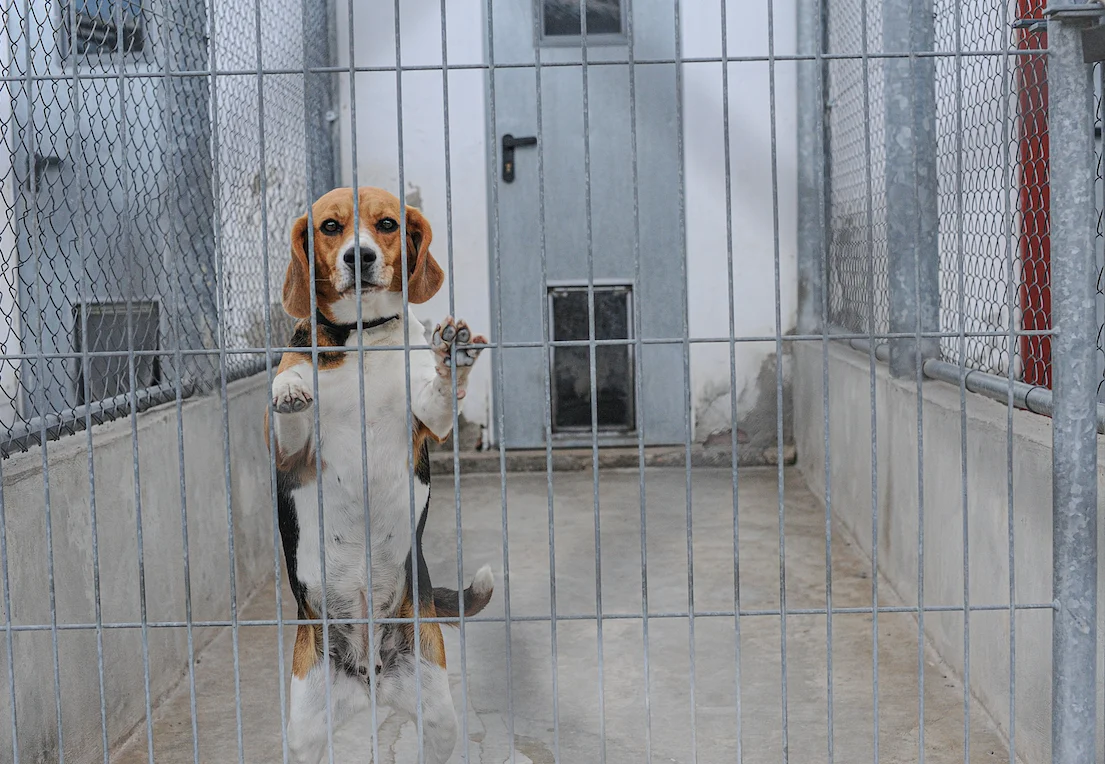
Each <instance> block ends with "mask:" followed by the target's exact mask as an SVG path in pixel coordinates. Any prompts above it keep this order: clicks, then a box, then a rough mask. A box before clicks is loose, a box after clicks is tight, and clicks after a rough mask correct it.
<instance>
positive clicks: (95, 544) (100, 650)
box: [69, 3, 111, 764]
mask: <svg viewBox="0 0 1105 764" xmlns="http://www.w3.org/2000/svg"><path fill="white" fill-rule="evenodd" d="M69 30H70V34H69V50H71V51H74V54H73V55H71V56H70V58H71V63H72V71H73V82H72V88H73V100H72V103H73V112H74V115H75V116H76V120H77V121H79V119H80V114H81V107H82V105H83V92H84V91H83V90H82V88H81V84H80V77H79V73H78V70H77V61H78V59H79V56H77V55H76V53H75V52H76V50H77V11H76V4H75V3H71V4H70V6H69ZM87 174H88V172H87V168H86V166H85V164H84V163H83V162H78V163H77V166H76V182H75V184H74V187H75V188H76V189H78V192H77V194H76V196H77V207H78V209H79V210H80V221H81V223H82V224H83V226H84V229H85V230H87V229H88V227H89V223H88V208H87V204H86V200H85V195H84V194H83V193H81V192H80V189H82V188H83V187H84V184H86V183H87V182H88V178H87ZM82 176H84V177H83V178H82ZM74 228H77V226H76V225H74ZM83 232H84V231H82V230H81V229H77V230H76V231H75V238H76V244H77V251H78V252H79V253H80V262H81V276H82V278H81V283H80V285H79V286H80V290H81V303H80V332H81V333H80V343H81V379H82V380H83V382H84V400H86V401H91V400H92V378H91V375H90V373H89V370H90V368H91V357H90V353H89V350H88V347H89V344H88V303H89V301H90V299H91V291H92V287H91V283H90V281H91V278H90V276H89V273H88V256H87V252H86V249H85V241H84V240H83V239H82V235H81V234H82V233H83ZM84 427H85V433H86V438H85V447H86V449H87V451H88V461H87V467H88V523H89V536H90V540H91V545H92V596H93V608H94V617H95V619H96V679H97V682H98V684H99V687H98V689H99V694H100V747H101V748H102V750H103V763H104V764H108V760H109V757H110V756H111V749H110V743H109V741H108V735H107V696H106V694H105V691H104V622H103V608H102V606H101V601H100V595H101V589H100V534H99V523H98V521H97V516H96V464H95V456H94V455H95V452H94V450H93V443H92V409H91V407H85V416H84Z"/></svg>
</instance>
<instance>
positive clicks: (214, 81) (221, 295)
mask: <svg viewBox="0 0 1105 764" xmlns="http://www.w3.org/2000/svg"><path fill="white" fill-rule="evenodd" d="M207 13H208V18H207V39H208V54H207V55H208V66H209V67H210V76H211V113H210V116H211V158H212V160H213V161H212V163H211V188H212V198H213V200H214V208H215V219H214V234H215V237H214V248H215V262H216V284H215V289H216V291H217V294H216V304H217V306H218V313H217V322H216V329H217V334H216V336H217V337H218V342H219V346H218V351H219V352H218V359H219V360H218V363H219V380H218V382H219V396H220V398H221V400H220V404H221V406H220V408H221V414H222V424H223V427H222V430H223V433H222V434H223V438H222V440H223V490H224V491H225V492H226V545H227V579H228V583H229V585H230V633H231V645H232V652H233V658H234V724H235V733H236V742H237V744H238V762H239V764H245V747H244V744H243V740H242V682H241V662H240V658H239V651H238V576H237V566H236V564H235V559H234V484H233V480H232V478H231V470H230V455H231V448H230V407H229V406H230V404H229V401H228V396H227V389H226V385H227V375H226V360H227V355H226V346H227V337H226V321H227V309H226V266H225V263H224V259H223V237H222V220H221V215H222V209H221V207H220V202H221V197H222V188H221V187H220V183H221V177H220V174H219V158H220V157H219V91H218V78H217V70H218V61H217V48H218V45H217V40H218V36H217V30H216V27H215V18H216V12H215V0H210V2H209V5H208V10H207ZM259 42H260V41H258V43H259ZM261 174H264V170H263V168H262V173H261ZM132 374H133V371H132ZM316 408H317V407H316ZM137 410H138V407H137V406H132V407H131V411H132V412H137ZM133 416H136V414H133V413H132V417H133ZM319 474H320V475H321V474H322V473H321V471H320V472H319ZM150 729H151V737H152V729H153V727H152V725H151V726H150ZM150 748H151V751H152V749H153V743H152V740H151V743H150ZM150 764H153V759H152V758H151V760H150Z"/></svg>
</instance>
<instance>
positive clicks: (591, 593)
mask: <svg viewBox="0 0 1105 764" xmlns="http://www.w3.org/2000/svg"><path fill="white" fill-rule="evenodd" d="M646 475H647V481H646V497H647V516H646V520H647V536H646V539H647V555H648V558H647V561H648V565H647V571H648V595H649V603H648V604H649V610H650V612H651V613H653V614H658V613H678V612H683V613H686V611H687V609H688V575H687V573H688V568H687V546H688V535H687V512H686V485H685V473H684V471H683V470H679V469H649V470H647V472H646ZM731 480H732V477H731V473H730V472H729V471H728V470H713V469H703V470H696V471H695V472H694V474H693V512H692V515H693V518H692V519H693V534H692V537H691V538H692V542H693V543H692V549H693V554H694V570H693V572H694V586H693V595H694V608H695V611H696V612H697V613H700V614H701V613H705V612H710V611H715V612H716V611H726V610H729V611H731V610H732V608H733V591H734V587H733V519H732V518H733V496H732V483H731ZM506 484H507V504H506V506H507V511H506V520H507V523H508V528H509V532H508V533H507V534H505V535H506V538H507V541H508V543H509V562H510V605H511V608H510V609H511V617H512V618H515V619H517V618H527V617H534V616H537V617H541V616H545V617H546V618H547V616H548V614H549V612H550V607H549V603H550V586H549V521H548V500H547V492H546V477H545V475H542V474H509V475H508V476H507V481H506ZM553 485H554V495H555V522H554V524H553V527H554V530H555V534H554V541H555V545H556V554H555V563H556V602H557V613H558V615H559V616H561V617H563V616H579V615H584V616H587V615H590V616H592V617H591V618H589V619H585V620H561V621H559V622H558V624H557V627H556V630H555V638H556V651H555V654H556V671H555V680H556V689H555V692H554V686H553V682H554V671H553V665H554V664H553V657H552V656H553V651H552V644H553V642H552V630H551V628H550V623H549V621H548V620H543V621H542V620H529V621H521V622H517V621H516V622H514V623H512V624H511V625H510V628H509V630H508V629H507V627H506V624H504V623H501V622H499V623H493V622H492V623H472V624H469V625H468V626H467V628H466V635H465V637H466V648H467V649H466V654H465V655H464V657H463V658H462V654H461V649H460V640H459V635H458V633H457V632H456V631H455V630H452V629H450V630H448V631H447V632H446V646H447V648H446V649H447V651H448V657H449V668H450V674H451V676H452V678H453V696H454V702H455V703H456V706H457V709H458V714H459V716H460V718H461V719H462V723H464V720H466V724H467V728H466V730H465V732H466V734H465V735H462V738H461V739H460V741H459V742H458V744H457V749H456V751H455V752H454V755H453V758H452V759H451V761H452V762H463V761H466V760H467V761H471V762H480V763H481V764H504V763H505V762H516V763H517V764H551V763H552V762H564V763H565V764H590V763H591V762H599V761H602V760H603V759H602V753H601V752H602V751H603V749H605V761H606V762H609V764H641V762H645V761H648V760H649V759H648V758H646V752H648V751H649V749H650V748H651V761H652V762H680V763H682V762H692V761H697V762H732V761H736V760H737V757H736V752H737V750H738V741H739V745H740V749H741V751H742V753H743V759H742V760H743V761H744V762H747V763H748V764H753V763H758V762H780V761H784V758H783V746H784V729H785V731H786V745H787V746H788V750H789V761H791V762H798V763H800V764H815V763H816V762H825V761H829V760H830V758H829V742H828V733H827V730H828V717H829V706H828V699H829V692H828V689H827V688H828V680H827V676H828V672H827V654H828V651H827V649H826V621H825V617H824V616H821V615H791V616H788V618H787V620H786V661H787V673H786V698H787V704H786V710H787V720H786V726H785V728H784V723H783V716H782V708H783V702H782V694H781V686H782V671H781V659H782V651H781V649H780V627H781V623H780V618H779V617H778V616H777V615H763V616H760V615H749V616H746V617H742V618H741V620H740V642H739V651H740V653H739V654H740V669H741V670H740V693H739V699H738V694H737V692H736V688H737V673H736V656H737V654H738V642H737V638H736V630H735V628H734V619H733V618H732V617H731V616H708V615H699V616H698V617H696V618H695V620H694V624H693V627H694V654H695V659H694V674H693V676H694V689H693V695H694V703H693V712H692V702H691V693H692V690H691V671H690V668H691V660H690V638H689V626H690V624H689V621H688V619H687V618H686V617H685V616H684V617H669V618H658V617H654V618H651V619H650V620H649V622H648V658H649V663H650V666H649V676H648V679H649V685H648V687H647V693H646V683H645V671H644V633H643V629H642V621H641V619H640V618H639V617H632V618H618V619H611V620H604V621H603V624H602V641H601V646H602V659H603V660H602V669H603V674H602V678H601V682H600V677H599V673H598V669H599V645H600V642H599V638H598V637H599V633H598V629H597V627H596V622H595V620H594V619H593V614H594V613H595V612H596V604H595V603H596V588H597V587H596V584H595V581H596V571H595V516H594V510H593V506H594V505H593V496H592V491H593V483H592V478H591V475H590V473H557V474H554V476H553ZM434 497H435V498H434V511H433V513H432V515H431V519H430V523H429V526H428V529H427V533H426V547H427V558H428V560H429V561H430V566H431V569H432V570H431V572H432V575H433V579H434V582H435V583H437V584H439V585H444V584H446V583H448V582H454V583H453V584H451V585H455V579H456V521H455V513H454V502H453V492H452V480H451V478H448V477H437V478H435V482H434ZM461 497H462V504H461V506H462V515H463V527H464V534H463V542H464V543H463V546H464V569H465V575H466V577H467V576H470V575H471V574H472V573H473V572H474V571H475V570H476V568H477V567H479V566H480V565H482V564H483V563H485V562H491V563H492V564H493V566H494V567H495V569H496V580H497V589H496V592H495V596H494V598H493V600H492V603H491V605H490V606H489V607H488V609H487V610H486V611H484V615H490V616H494V617H502V615H503V612H504V605H505V603H506V587H505V585H504V583H503V578H502V569H503V560H504V555H503V540H504V533H503V519H504V517H503V512H502V505H501V501H500V480H499V476H498V475H474V476H468V477H464V478H463V479H462V481H461ZM599 497H600V507H601V512H600V522H601V558H600V559H601V566H602V569H601V572H602V587H601V595H602V608H603V612H604V613H605V614H607V615H613V614H626V615H634V616H635V615H639V613H640V612H641V599H642V567H643V566H642V563H641V536H640V534H641V514H640V495H639V490H638V475H637V473H636V472H634V471H610V472H603V473H602V474H601V480H600V486H599ZM785 497H786V502H785V517H786V521H785V542H786V599H787V607H788V609H794V608H823V607H824V606H825V564H824V559H825V518H824V514H823V510H822V509H821V508H820V505H819V503H818V501H817V499H816V498H815V497H813V496H812V495H811V494H810V493H809V492H808V491H807V490H806V489H805V487H804V484H803V483H802V480H801V477H800V476H799V475H798V474H797V472H795V471H793V470H791V471H788V472H787V473H786V490H785ZM738 498H739V502H738V506H739V517H740V524H739V531H740V563H741V565H740V573H741V577H740V581H741V586H740V593H741V607H742V609H743V610H770V609H773V608H774V609H777V608H778V607H779V568H780V566H779V528H778V500H777V473H776V471H775V470H774V469H770V468H768V469H763V470H760V469H748V470H742V471H741V473H740V491H739V493H738ZM834 531H835V532H834V538H833V571H832V572H833V602H834V606H836V607H862V606H865V605H870V604H871V590H872V585H871V584H872V582H871V578H870V565H869V563H868V562H867V561H866V560H864V559H863V558H862V557H861V556H860V555H859V554H858V553H857V552H856V551H855V549H854V547H853V546H852V545H851V544H850V543H849V541H848V540H847V539H846V538H845V537H844V534H843V533H842V532H840V531H839V530H838V529H836V528H834ZM283 592H284V595H283V596H284V603H285V608H286V610H285V612H286V613H287V612H288V610H287V603H290V602H292V599H291V595H290V593H289V592H288V589H287V586H286V585H285V586H283ZM879 601H880V604H883V605H892V604H900V603H898V602H897V600H896V599H895V597H894V595H893V593H892V592H891V591H890V589H889V587H888V586H887V585H885V584H882V583H880V588H879ZM275 610H276V609H275V596H274V588H273V587H272V586H269V587H267V588H265V589H263V590H262V591H261V592H259V593H258V594H256V595H255V596H254V597H253V598H252V599H251V600H250V601H249V602H248V604H246V605H245V606H244V607H243V608H242V610H241V616H240V617H241V618H242V619H261V618H272V617H274V615H275ZM832 633H833V645H832V673H833V692H832V719H833V721H832V729H833V745H832V749H833V753H832V760H833V761H837V762H848V763H852V762H864V761H874V760H875V748H874V737H875V734H874V733H875V725H876V720H875V714H874V713H873V711H874V704H873V702H872V701H873V690H874V681H873V659H872V619H871V616H870V615H866V614H838V615H836V616H834V618H833V620H832ZM508 635H509V647H510V656H511V661H510V666H509V670H508V665H507V661H506V657H507V646H508ZM293 639H294V629H293V628H291V627H289V628H287V629H286V630H285V634H284V648H285V651H286V654H287V656H288V664H287V665H289V666H290V655H291V646H292V642H293ZM232 644H233V642H232V635H231V633H229V631H226V632H224V633H221V634H220V635H219V636H218V637H217V638H216V639H214V640H213V641H212V643H211V644H210V645H209V646H208V647H207V648H206V649H205V650H204V651H203V652H202V653H201V655H200V656H199V657H198V658H197V661H196V662H197V666H196V693H197V701H196V705H197V715H196V723H197V726H198V743H199V757H198V758H199V761H201V762H205V763H206V762H224V761H225V762H234V761H238V760H239V758H240V755H239V746H241V749H242V750H241V759H242V760H244V761H245V762H278V761H281V760H282V757H281V703H280V693H281V691H282V689H283V688H284V686H285V682H284V677H282V676H280V675H279V672H278V669H277V655H278V646H277V630H276V628H275V627H265V626H242V627H241V628H240V631H239V635H238V645H239V661H240V694H241V719H242V724H241V731H240V733H239V731H238V726H237V723H236V713H235V687H234V668H233V665H234V664H233V653H232ZM878 648H879V649H878V700H879V702H878V715H877V717H878V757H879V758H878V760H879V761H882V762H886V763H887V764H891V763H894V762H900V763H904V762H915V761H917V760H918V758H919V755H918V754H919V752H918V728H919V724H918V722H919V719H918V682H917V664H918V648H917V626H916V621H915V619H914V618H913V617H911V616H910V615H909V614H897V613H895V614H887V613H883V614H880V615H879V619H878ZM462 667H463V669H464V670H465V671H466V673H467V678H468V681H467V685H468V686H467V694H468V703H467V705H465V702H464V696H463V693H462V689H461V673H462ZM924 687H925V717H924V741H925V759H924V760H925V761H926V762H928V764H941V763H942V762H962V761H964V752H963V740H964V719H963V716H964V707H963V706H964V704H963V688H962V685H961V684H960V683H959V682H958V681H957V680H956V679H955V678H954V677H953V676H951V675H950V673H949V672H948V671H947V670H946V669H945V668H944V667H943V665H942V664H941V663H939V662H938V661H937V660H936V659H935V658H934V657H933V656H932V654H931V653H926V654H925V671H924ZM600 697H601V698H602V701H601V702H600ZM646 698H647V704H646ZM738 702H739V709H740V711H739V714H738V710H737V709H738ZM461 709H466V711H462V710H461ZM603 712H604V713H603ZM386 716H387V711H386V709H382V710H381V711H380V718H381V719H382V720H383V721H382V724H381V731H380V749H381V755H380V759H381V762H380V764H384V763H385V762H387V763H389V764H390V763H391V762H415V761H417V755H416V753H415V751H416V748H415V739H414V727H413V725H412V724H411V723H409V722H406V723H400V722H399V720H397V719H395V718H385V717H386ZM650 718H651V725H649V723H648V722H649V719H650ZM969 721H970V728H969V739H970V755H969V761H971V762H982V761H986V762H993V761H1003V760H1005V758H1003V757H1007V754H1006V752H1005V751H1006V749H1005V746H1004V744H1003V743H1002V739H1001V737H1000V736H999V735H998V734H997V733H996V732H995V731H994V728H993V725H992V724H991V723H990V722H989V720H988V719H987V718H985V717H984V716H983V715H982V713H981V712H980V711H979V710H978V709H977V707H976V706H975V705H974V704H973V703H972V704H971V710H970V720H969ZM370 725H371V720H370V719H368V718H365V719H355V720H353V721H352V722H351V723H349V724H347V725H346V726H345V727H343V728H342V729H341V730H339V731H338V732H336V734H335V755H334V761H335V762H367V761H370V760H371V752H370V751H371V748H370V745H369V739H370V737H369V733H368V730H369V729H370ZM650 727H651V730H650ZM153 732H154V734H153V741H152V746H153V751H154V757H155V759H156V761H157V762H158V764H177V762H192V761H193V759H194V751H193V745H194V743H193V732H192V715H191V712H190V703H189V685H188V682H187V681H184V682H183V683H182V685H181V686H180V687H179V688H178V690H177V691H176V692H175V693H174V694H173V695H171V696H170V697H168V698H166V699H165V700H163V702H161V703H160V705H159V707H158V709H157V711H156V713H155V719H154V724H153ZM239 735H240V737H239ZM148 742H149V741H148V740H147V736H146V731H145V726H144V725H143V726H142V727H141V728H140V729H139V730H138V731H137V735H136V738H135V739H132V740H131V741H130V742H129V743H128V744H126V745H124V746H123V747H122V748H121V749H120V750H119V751H118V752H117V754H116V755H115V756H114V757H113V761H117V762H120V764H131V763H132V762H134V763H136V764H137V763H138V762H146V761H148V754H147V747H148ZM695 751H697V758H696V756H695ZM466 757H467V759H466Z"/></svg>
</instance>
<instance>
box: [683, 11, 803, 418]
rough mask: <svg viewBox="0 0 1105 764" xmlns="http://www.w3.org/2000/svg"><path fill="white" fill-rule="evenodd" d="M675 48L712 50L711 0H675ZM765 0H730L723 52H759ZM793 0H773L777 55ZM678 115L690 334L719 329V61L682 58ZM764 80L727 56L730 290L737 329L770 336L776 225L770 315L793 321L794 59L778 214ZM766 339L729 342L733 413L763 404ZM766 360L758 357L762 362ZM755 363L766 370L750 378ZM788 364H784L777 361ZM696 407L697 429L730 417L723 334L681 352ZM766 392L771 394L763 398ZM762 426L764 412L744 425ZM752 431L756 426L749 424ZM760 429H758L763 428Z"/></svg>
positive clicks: (780, 88) (789, 33) (790, 23)
mask: <svg viewBox="0 0 1105 764" xmlns="http://www.w3.org/2000/svg"><path fill="white" fill-rule="evenodd" d="M682 9H683V50H684V55H685V56H687V57H688V58H705V57H710V58H719V57H720V56H721V54H722V34H721V29H722V25H721V10H720V4H719V3H698V2H684V3H683V6H682ZM767 9H768V5H767V0H757V2H754V3H749V2H746V1H745V2H742V1H741V0H729V2H728V5H727V12H726V20H727V25H726V26H727V30H726V35H725V37H726V40H725V42H726V47H727V53H728V56H730V57H734V56H765V57H766V56H767V55H768V53H769V50H768V39H769V36H768V31H769V26H768V17H767ZM794 14H795V7H794V2H793V0H775V3H774V20H773V23H774V38H775V50H774V53H775V54H776V55H781V54H793V53H794V52H795V27H796V20H795V15H794ZM684 77H685V79H684V99H683V102H684V125H685V135H686V137H685V140H684V145H685V147H686V154H685V157H686V183H687V257H688V281H689V283H688V289H689V293H690V329H691V336H697V337H726V336H728V335H729V284H728V278H727V274H728V270H729V268H728V264H727V241H726V238H727V234H726V203H725V187H726V177H725V163H724V156H725V153H724V152H725V146H724V138H725V131H724V127H725V125H724V118H725V113H724V109H723V92H722V68H721V64H719V63H701V64H687V65H686V66H685V68H684ZM771 80H772V76H771V73H770V68H769V66H768V64H767V62H762V61H761V62H739V63H730V64H729V150H730V191H731V194H732V234H733V250H732V251H733V269H732V270H733V290H734V306H735V336H737V337H742V336H744V337H749V336H774V335H775V333H776V317H775V301H776V291H775V290H776V287H775V263H776V250H775V226H776V225H777V226H778V265H779V294H778V299H779V302H780V326H779V327H778V328H779V330H780V331H781V332H782V333H783V334H787V333H788V332H790V331H792V330H793V329H794V327H795V323H796V320H797V293H796V287H795V284H796V281H795V279H796V247H797V244H796V238H795V233H796V225H797V222H796V217H797V177H796V173H797V164H796V163H797V156H796V154H797V146H796V137H795V135H796V134H795V130H796V126H795V120H796V100H795V95H796V90H795V88H796V82H795V66H794V64H793V62H777V63H776V64H775V73H774V85H775V120H774V138H775V156H776V159H775V167H776V170H777V173H778V187H777V196H778V215H777V216H776V214H775V212H774V210H775V200H774V199H773V198H772V119H771V102H770V98H771ZM774 353H775V344H774V342H766V343H738V344H737V346H736V353H735V356H736V364H735V376H736V392H737V420H738V423H741V422H742V420H744V419H746V417H748V416H749V413H750V412H752V411H754V410H756V409H757V408H758V407H765V406H766V407H768V408H770V407H771V406H772V405H773V403H772V401H771V400H770V399H773V398H774V396H775V387H774V385H775V368H774V364H773V363H769V362H770V359H771V358H772V356H773V355H774ZM765 363H768V364H769V365H768V367H766V368H764V366H765ZM761 369H763V371H764V373H765V378H764V379H763V382H766V383H767V386H766V387H764V386H763V385H762V383H761V382H760V379H759V378H760V374H761ZM784 370H786V367H784ZM691 374H692V378H693V383H694V402H695V407H696V412H695V413H696V420H697V427H696V437H698V438H699V439H701V438H703V437H705V436H706V435H708V434H709V433H710V432H712V431H715V430H718V429H723V428H726V427H728V426H729V424H730V413H731V412H730V403H729V380H730V357H729V345H728V343H721V344H708V345H707V344H699V345H696V346H694V349H693V351H692V355H691ZM764 396H767V398H768V399H769V400H764ZM757 424H758V425H759V426H761V427H763V426H766V427H768V428H770V433H769V435H770V436H773V435H774V420H773V417H771V421H770V422H759V421H758V422H749V423H748V424H746V425H744V426H745V428H748V427H755V426H757ZM749 434H750V435H752V436H753V437H754V436H755V433H749ZM761 434H763V433H761Z"/></svg>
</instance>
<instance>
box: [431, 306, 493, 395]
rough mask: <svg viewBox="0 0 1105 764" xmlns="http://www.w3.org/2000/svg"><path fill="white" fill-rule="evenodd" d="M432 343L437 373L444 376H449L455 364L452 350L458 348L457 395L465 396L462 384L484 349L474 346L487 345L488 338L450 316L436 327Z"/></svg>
mask: <svg viewBox="0 0 1105 764" xmlns="http://www.w3.org/2000/svg"><path fill="white" fill-rule="evenodd" d="M430 344H431V346H432V347H433V349H434V356H435V360H436V365H437V373H438V374H440V375H441V376H442V377H448V376H449V370H450V369H451V368H452V365H453V353H452V350H453V349H454V348H455V349H456V359H457V397H458V398H463V397H464V389H463V387H462V385H463V383H464V381H465V380H467V378H468V372H469V371H471V368H472V364H474V363H475V362H476V359H477V358H479V357H480V351H481V350H483V348H481V347H474V346H475V345H486V344H487V338H486V337H484V336H483V335H482V334H473V333H472V330H471V329H469V328H468V324H467V323H465V322H464V321H458V320H455V319H454V318H453V317H452V316H449V317H448V318H446V319H445V320H444V321H442V322H441V323H440V324H438V325H437V327H435V328H434V333H433V336H432V338H431V340H430Z"/></svg>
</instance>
